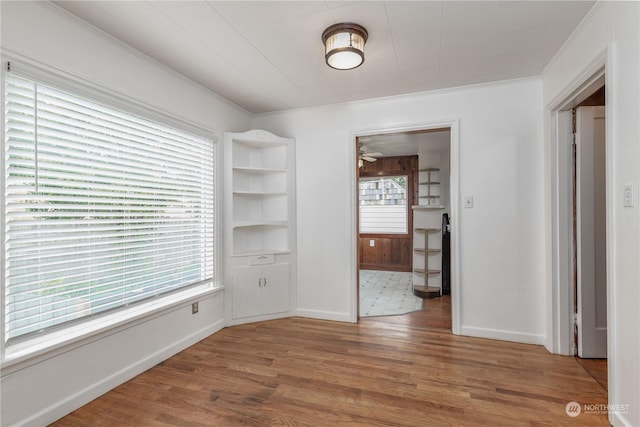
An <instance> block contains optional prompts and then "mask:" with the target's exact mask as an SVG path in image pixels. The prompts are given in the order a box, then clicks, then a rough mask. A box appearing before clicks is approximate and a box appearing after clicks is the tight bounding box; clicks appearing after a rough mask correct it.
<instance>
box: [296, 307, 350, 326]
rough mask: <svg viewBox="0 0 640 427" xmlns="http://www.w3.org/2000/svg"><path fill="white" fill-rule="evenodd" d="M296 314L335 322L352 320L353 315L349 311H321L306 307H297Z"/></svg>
mask: <svg viewBox="0 0 640 427" xmlns="http://www.w3.org/2000/svg"><path fill="white" fill-rule="evenodd" d="M296 315H297V316H299V317H308V318H310V319H321V320H333V321H336V322H348V323H354V322H353V316H352V315H351V313H339V312H335V311H321V310H306V309H300V308H299V309H298V310H296Z"/></svg>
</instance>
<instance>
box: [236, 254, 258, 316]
mask: <svg viewBox="0 0 640 427" xmlns="http://www.w3.org/2000/svg"><path fill="white" fill-rule="evenodd" d="M231 274H232V280H233V285H232V286H233V296H232V299H233V306H232V310H233V311H232V315H233V318H234V319H239V318H242V317H251V316H258V315H260V314H262V287H261V286H260V285H261V283H262V282H261V280H262V267H260V266H251V267H234V268H233V269H232V273H231Z"/></svg>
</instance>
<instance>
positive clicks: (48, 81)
mask: <svg viewBox="0 0 640 427" xmlns="http://www.w3.org/2000/svg"><path fill="white" fill-rule="evenodd" d="M1 63H2V72H1V73H0V85H2V95H1V102H0V104H1V106H0V111H1V113H2V117H3V119H4V117H5V82H6V76H7V73H8V72H10V71H9V70H11V71H15V72H16V74H18V75H19V76H21V77H25V78H29V79H32V80H34V81H36V82H38V83H40V84H43V85H48V86H53V87H55V88H57V89H60V90H63V91H67V92H70V93H72V94H74V95H78V96H80V97H84V98H87V99H89V100H91V101H93V102H96V103H100V104H104V105H106V106H108V107H112V108H115V109H118V110H121V111H123V112H126V113H130V114H133V115H136V116H140V117H143V118H145V119H148V120H151V121H154V122H158V123H160V124H163V125H166V126H170V127H173V128H176V129H179V130H182V131H185V132H188V133H192V134H194V135H197V136H200V137H203V138H206V139H208V140H210V141H211V143H212V144H213V146H214V147H213V148H214V150H213V151H214V156H215V162H214V168H215V169H214V176H213V186H214V187H213V188H214V190H213V191H214V194H213V197H214V203H215V206H214V215H215V218H214V228H213V232H214V254H213V257H214V259H213V267H214V277H213V279H212V280H211V281H209V282H208V283H205V284H201V285H197V286H192V287H189V288H187V289H184V290H177V291H175V292H173V293H170V294H168V295H164V296H159V297H156V298H153V299H151V300H148V301H141V302H140V303H138V304H134V305H131V306H129V307H127V308H124V309H121V310H115V311H113V312H107V313H104V314H101V315H98V316H93V317H88V318H87V319H86V320H84V321H79V322H77V323H72V324H70V325H68V326H64V325H63V326H61V327H60V328H55V329H54V330H52V331H51V332H50V333H47V334H43V335H39V336H34V337H25V338H24V339H17V340H15V341H14V340H13V339H12V342H11V343H8V342H7V339H6V337H5V320H6V319H5V313H6V308H5V286H6V284H5V282H4V276H3V278H2V287H1V292H0V365H1V366H2V374H3V375H4V374H5V372H9V373H10V372H13V371H15V370H19V369H23V368H25V367H27V366H30V365H32V364H34V363H37V362H38V361H40V360H43V359H48V358H50V357H54V356H56V355H58V354H61V353H63V352H66V351H69V350H70V349H72V348H75V347H80V346H82V345H85V344H86V343H88V342H91V341H93V340H95V339H98V338H99V337H102V336H107V335H111V334H114V333H117V332H119V331H122V330H124V329H127V328H130V327H132V326H134V325H137V324H141V323H144V322H147V321H149V320H151V319H153V318H155V317H159V316H162V315H165V314H167V313H170V312H173V311H175V310H178V309H180V308H182V307H187V306H190V305H191V304H192V303H193V302H195V301H198V300H202V299H203V298H206V297H211V296H213V295H216V294H219V293H221V292H222V291H223V289H224V288H223V286H222V270H221V265H222V263H221V249H222V241H221V240H222V239H221V238H220V237H221V236H222V228H221V227H222V210H221V206H220V203H219V201H220V200H219V196H218V195H219V193H220V182H222V168H221V161H222V160H221V159H222V144H220V143H219V140H220V139H219V137H218V135H219V133H218V132H217V131H214V130H211V129H208V128H205V127H203V126H201V125H199V124H196V123H194V122H191V121H189V120H188V119H184V118H182V117H177V116H175V115H173V114H171V113H168V112H165V111H163V110H159V109H157V108H155V107H153V106H150V105H148V104H145V103H143V102H140V101H137V100H135V99H133V98H130V97H129V96H126V95H123V94H120V93H118V92H117V91H114V90H112V89H107V88H105V87H102V86H100V85H99V84H96V83H94V82H89V81H86V80H84V79H82V78H80V77H78V76H74V75H70V74H69V73H63V72H61V71H60V70H57V69H55V68H53V67H47V66H43V65H42V64H39V63H35V62H34V61H32V60H30V59H28V58H25V57H22V56H17V55H13V54H12V55H7V54H5V52H2V62H1ZM0 132H1V133H2V135H3V139H2V142H1V143H0V146H1V148H2V152H3V153H4V150H5V139H4V135H5V124H4V120H2V124H1V125H0ZM5 166H6V165H5V156H4V155H3V156H0V168H2V170H3V171H4V170H5ZM0 192H1V194H0V196H1V198H2V203H1V204H0V220H1V221H2V224H3V226H2V239H0V249H1V250H2V254H3V256H2V257H0V263H1V267H2V270H3V271H5V270H6V265H5V256H4V254H5V250H6V248H5V243H4V241H5V238H4V237H5V234H4V233H5V227H4V222H5V220H6V212H5V197H6V194H5V188H4V185H2V188H1V189H0Z"/></svg>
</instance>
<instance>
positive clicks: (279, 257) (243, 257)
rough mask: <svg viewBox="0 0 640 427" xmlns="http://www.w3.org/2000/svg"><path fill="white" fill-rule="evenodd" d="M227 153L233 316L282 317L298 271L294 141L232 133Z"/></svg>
mask: <svg viewBox="0 0 640 427" xmlns="http://www.w3.org/2000/svg"><path fill="white" fill-rule="evenodd" d="M224 150H225V152H224V155H225V166H226V167H227V170H225V255H226V256H225V266H226V269H225V271H226V272H227V274H228V272H231V277H227V279H228V282H229V283H231V284H232V286H231V288H230V292H229V294H230V295H231V299H232V301H231V304H229V306H230V307H232V310H231V313H229V316H230V317H231V318H232V319H245V320H243V321H246V319H251V318H255V320H262V319H263V318H273V317H274V315H276V316H275V317H278V316H277V314H279V313H286V312H288V311H289V309H290V304H291V301H290V299H291V298H290V297H289V294H290V292H289V289H290V288H291V287H292V286H293V280H292V276H293V272H294V271H295V268H294V267H295V168H294V159H295V154H294V140H293V139H291V138H282V137H278V136H276V135H274V134H272V133H270V132H267V131H263V130H252V131H248V132H244V133H227V134H225V146H224ZM265 260H266V261H265ZM269 264H272V265H269ZM257 265H259V266H260V267H259V268H258V267H256V266H257ZM285 267H286V268H285ZM285 272H286V273H285ZM268 275H271V277H267V276H268ZM254 279H256V280H254ZM274 295H277V297H274ZM274 298H275V299H276V300H282V301H276V300H274ZM232 323H235V322H232Z"/></svg>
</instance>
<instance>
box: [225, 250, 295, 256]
mask: <svg viewBox="0 0 640 427" xmlns="http://www.w3.org/2000/svg"><path fill="white" fill-rule="evenodd" d="M290 253H291V251H283V250H282V249H275V248H263V249H254V250H247V251H244V252H235V253H234V254H233V255H231V256H233V257H246V256H256V255H286V254H290Z"/></svg>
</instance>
